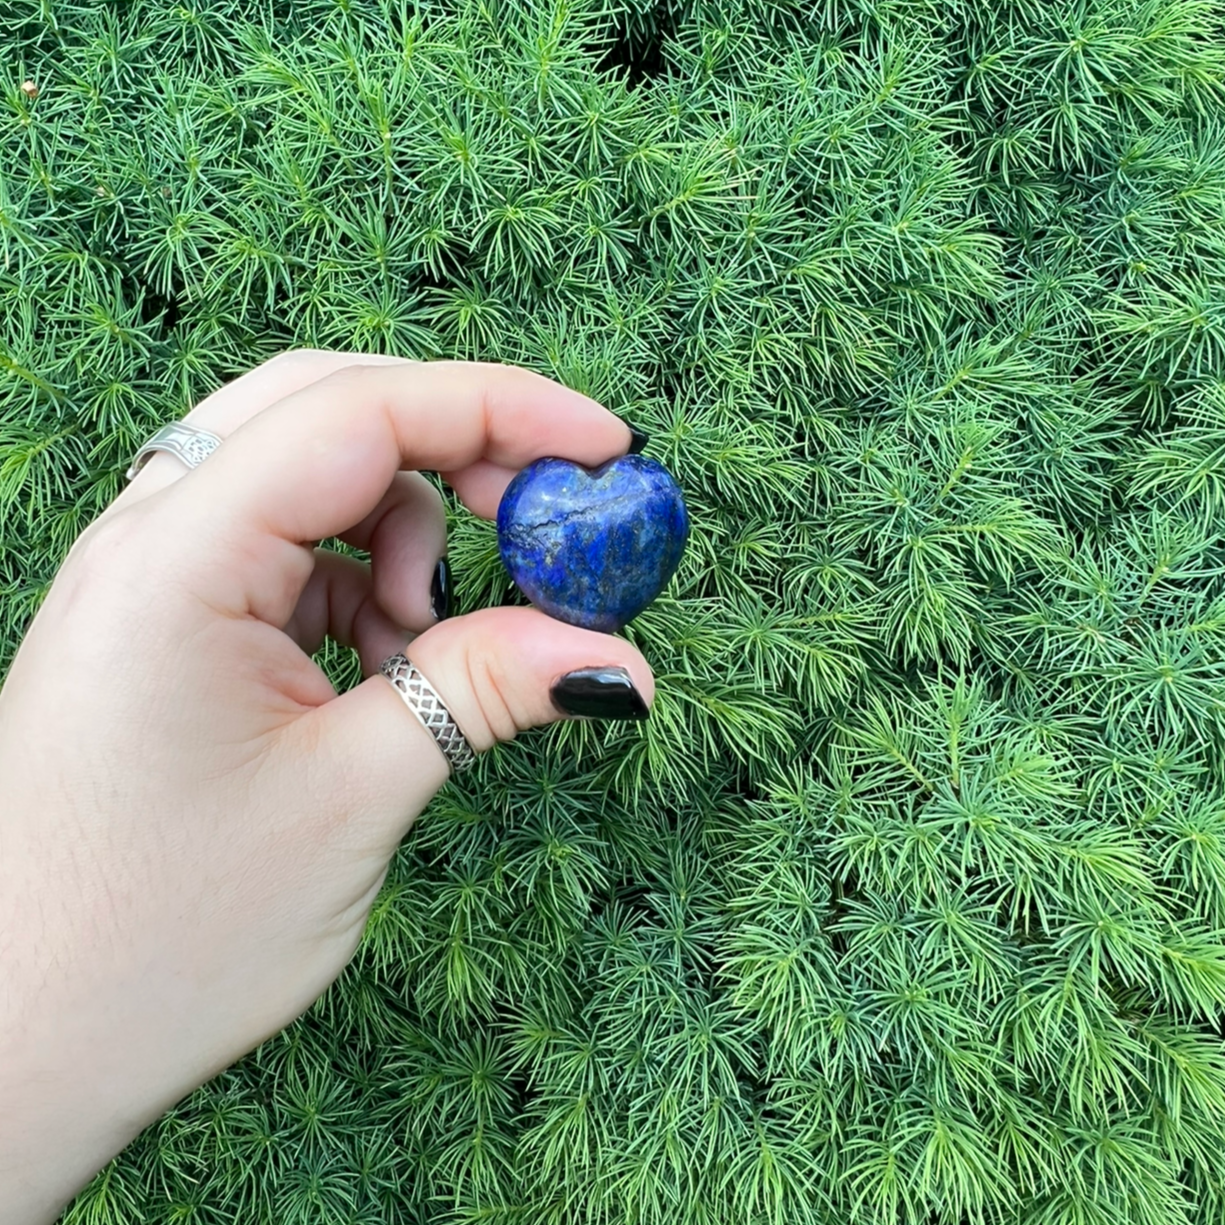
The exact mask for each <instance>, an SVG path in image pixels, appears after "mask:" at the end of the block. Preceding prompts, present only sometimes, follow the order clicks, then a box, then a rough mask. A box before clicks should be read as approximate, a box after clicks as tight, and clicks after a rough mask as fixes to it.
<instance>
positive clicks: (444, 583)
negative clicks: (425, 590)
mask: <svg viewBox="0 0 1225 1225" xmlns="http://www.w3.org/2000/svg"><path fill="white" fill-rule="evenodd" d="M430 611H431V612H432V613H433V614H434V620H435V621H445V620H446V619H447V618H448V617H449V616H450V615H451V567H450V566H449V565H448V564H447V559H446V558H445V557H440V558H439V559H438V565H436V566H435V567H434V581H433V582H432V583H431V584H430Z"/></svg>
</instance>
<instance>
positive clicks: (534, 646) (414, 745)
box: [302, 608, 655, 846]
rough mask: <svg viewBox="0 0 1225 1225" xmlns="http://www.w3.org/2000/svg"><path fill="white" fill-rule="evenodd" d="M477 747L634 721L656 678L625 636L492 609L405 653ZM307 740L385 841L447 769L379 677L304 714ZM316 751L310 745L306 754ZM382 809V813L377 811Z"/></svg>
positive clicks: (436, 631) (440, 629) (527, 612)
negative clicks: (535, 730) (530, 734)
mask: <svg viewBox="0 0 1225 1225" xmlns="http://www.w3.org/2000/svg"><path fill="white" fill-rule="evenodd" d="M405 654H407V655H408V656H409V658H410V659H412V661H413V662H414V663H415V664H416V665H417V666H418V668H420V669H421V671H422V673H424V675H425V676H426V678H427V679H428V680H429V681H430V683H431V685H433V687H434V688H435V689H436V690H437V691H438V693H439V695H440V696H441V697H442V699H443V702H444V703H445V705H446V707H447V709H448V710H449V711H450V712H451V715H452V717H453V718H454V719H455V721H456V723H457V724H458V725H459V727H460V729H461V730H462V731H463V733H464V735H465V736H466V737H467V739H468V742H469V743H470V744H471V745H472V747H473V748H474V749H475V750H477V751H478V752H481V751H483V750H485V749H488V748H489V747H490V746H491V745H492V744H493V743H494V742H495V741H498V740H511V739H513V738H514V737H515V735H517V734H518V733H519V732H520V731H523V730H525V729H527V728H530V727H538V726H541V725H543V724H547V723H552V722H554V721H556V720H558V719H563V718H568V717H575V715H573V714H569V713H567V708H568V709H569V710H570V711H575V712H582V714H583V715H585V716H587V717H603V718H615V719H630V718H643V717H645V715H646V711H647V709H648V708H649V706H650V703H651V702H652V701H653V700H654V696H655V682H654V678H653V677H652V675H651V670H650V668H649V667H648V665H647V662H646V660H645V659H644V658H643V657H642V655H641V653H640V652H639V651H638V650H637V649H636V648H635V647H633V646H632V645H631V644H630V643H628V642H626V641H625V640H624V639H621V638H615V637H613V636H612V635H609V634H599V633H596V632H594V631H592V630H583V629H578V628H576V627H575V626H571V625H565V624H562V623H561V622H558V621H554V620H552V619H551V618H549V617H546V616H545V615H544V614H543V613H540V612H537V611H536V610H535V609H529V608H490V609H484V610H482V611H480V612H475V613H470V614H469V615H467V616H463V617H455V618H453V619H451V620H449V621H444V622H443V623H442V624H440V625H437V626H435V627H434V628H433V629H431V630H428V631H427V632H426V633H424V634H422V635H421V636H420V637H419V638H417V639H416V640H414V641H413V643H412V644H411V645H410V646H409V647H408V648H407V649H406V650H405ZM304 722H305V723H306V724H307V726H306V727H305V728H303V729H302V730H303V732H304V734H306V735H307V736H308V737H309V740H310V743H311V744H312V745H316V746H326V747H327V751H328V752H329V753H333V754H336V755H337V756H338V758H339V760H341V761H343V762H346V763H347V765H346V768H345V774H346V777H354V776H356V777H359V778H361V779H362V780H364V781H363V786H367V787H368V788H369V793H368V801H369V805H370V808H371V811H373V812H378V811H381V812H382V813H383V814H384V818H383V819H384V820H385V821H386V822H387V828H386V830H385V831H384V832H385V836H386V838H387V840H388V842H389V845H391V846H394V845H395V842H396V841H397V840H398V839H399V838H400V837H401V836H402V835H403V832H404V828H405V827H406V825H407V822H408V820H409V819H410V818H411V816H412V815H415V813H417V812H419V811H420V810H421V808H423V807H424V806H425V804H426V803H427V802H428V801H429V798H430V797H431V796H432V795H433V794H434V792H435V791H436V790H437V789H438V787H440V786H441V785H442V783H443V782H444V781H446V778H447V776H448V774H449V767H448V766H447V763H446V761H445V759H444V758H443V756H442V753H441V751H440V750H439V749H438V747H437V745H436V744H435V742H434V740H433V738H432V736H431V735H430V733H429V732H427V731H426V730H425V729H424V728H423V727H422V726H421V724H420V723H419V722H418V721H417V720H416V718H414V716H413V714H412V712H411V711H409V710H408V709H406V707H405V705H404V702H403V699H402V698H401V697H400V696H399V695H398V694H397V693H396V691H395V690H394V689H393V688H392V687H391V686H390V685H389V684H388V683H387V681H386V680H384V679H383V678H382V677H381V676H372V677H371V678H370V679H369V680H367V681H366V682H365V683H364V684H362V685H359V686H358V687H357V688H356V689H353V690H350V691H349V692H348V693H346V694H343V695H342V696H341V697H339V698H337V699H336V700H335V701H333V702H328V703H326V704H325V705H323V706H320V707H318V708H316V709H315V710H313V711H312V712H311V713H310V714H309V715H307V716H305V720H304ZM316 751H317V750H316ZM380 805H381V806H380Z"/></svg>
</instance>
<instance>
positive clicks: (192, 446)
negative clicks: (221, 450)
mask: <svg viewBox="0 0 1225 1225" xmlns="http://www.w3.org/2000/svg"><path fill="white" fill-rule="evenodd" d="M219 446H221V439H220V438H218V437H217V435H216V434H210V433H209V432H208V430H201V429H197V428H196V427H195V426H194V425H184V424H183V422H181V421H172V422H171V423H170V424H169V425H163V426H162V428H161V429H160V430H158V431H157V433H156V434H154V435H153V436H152V437H151V438H150V439H149V441H148V442H146V443H145V445H144V446H143V447H141V448H140V450H139V451H137V452H136V454H135V455H134V456H133V457H132V466H131V467H130V468H129V469H128V480H129V481H130V480H131V479H132V478H133V477H134V476H135V475H136V474H137V473H138V472H139V471H140V470H141V468H143V467H144V466H145V464H146V463H147V462H148V459H149V456H150V455H152V454H153V452H154V451H167V452H169V454H171V455H173V456H174V457H175V458H176V459H178V460H181V461H182V462H183V463H185V464H186V465H187V466H188V467H189V468H194V467H196V466H197V465H198V464H202V463H203V462H204V461H205V460H206V459H207V458H208V457H209V456H210V455H211V454H212V453H213V452H214V451H215V450H216V449H217V448H218V447H219Z"/></svg>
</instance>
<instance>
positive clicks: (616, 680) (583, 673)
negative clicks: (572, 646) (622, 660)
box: [549, 668, 650, 719]
mask: <svg viewBox="0 0 1225 1225" xmlns="http://www.w3.org/2000/svg"><path fill="white" fill-rule="evenodd" d="M549 696H550V697H551V698H552V699H553V705H554V706H556V707H557V709H558V710H560V711H561V712H562V714H566V715H578V716H580V717H582V718H587V719H645V718H646V717H647V715H648V714H649V713H650V712H649V711H648V710H647V704H646V703H645V702H644V701H643V700H642V694H640V693H639V692H638V690H637V689H635V688H634V682H633V681H632V680H630V674H629V673H628V672H627V671H626V670H625V669H624V668H579V669H578V670H577V671H575V672H567V673H566V674H565V676H562V677H559V678H558V680H557V681H555V682H554V684H553V688H552V689H550V690H549Z"/></svg>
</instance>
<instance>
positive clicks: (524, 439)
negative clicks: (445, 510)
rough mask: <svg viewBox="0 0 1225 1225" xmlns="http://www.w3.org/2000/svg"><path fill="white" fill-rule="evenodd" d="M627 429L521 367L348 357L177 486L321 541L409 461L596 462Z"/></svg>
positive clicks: (356, 517) (214, 509) (213, 504)
mask: <svg viewBox="0 0 1225 1225" xmlns="http://www.w3.org/2000/svg"><path fill="white" fill-rule="evenodd" d="M628 438H629V427H628V426H627V425H626V424H625V422H623V421H622V420H621V419H620V418H619V417H616V416H615V415H614V414H612V413H611V412H609V411H608V410H607V409H606V408H603V407H602V406H601V405H599V404H597V403H596V402H595V401H594V400H591V399H589V398H588V397H587V396H584V395H582V394H580V393H579V392H577V391H571V390H570V389H569V388H567V387H563V386H561V385H560V384H558V383H554V382H553V381H552V380H550V379H547V378H545V377H544V376H542V375H539V374H535V373H534V372H532V371H530V370H524V369H522V368H520V367H517V366H504V365H498V364H495V363H480V362H449V361H440V362H413V363H405V364H403V365H399V364H397V365H393V366H386V365H351V366H345V367H344V368H342V369H340V370H337V371H335V372H334V373H332V374H329V375H327V376H326V377H324V378H322V379H319V380H317V381H316V382H314V383H311V384H310V385H309V386H307V387H304V388H302V389H301V390H299V391H296V392H294V393H293V394H291V395H289V396H286V397H285V398H284V399H282V400H280V401H278V402H277V403H275V404H273V405H271V406H270V407H268V408H267V409H265V410H264V411H263V412H262V413H259V414H258V415H257V416H255V417H253V418H251V420H249V421H247V422H245V423H244V424H243V425H242V426H240V427H239V428H238V429H237V430H236V431H235V432H234V433H233V434H232V435H231V436H230V437H229V438H227V439H226V441H225V444H224V445H223V446H221V447H220V448H218V450H217V451H216V452H214V454H213V455H211V456H210V457H209V459H208V461H207V462H206V463H205V464H203V465H201V466H200V468H198V469H196V470H195V471H194V472H192V473H190V474H188V475H189V476H190V478H191V479H187V478H184V479H183V480H182V481H179V482H177V483H176V491H181V492H182V494H183V497H184V500H185V501H186V500H187V499H188V498H190V499H191V501H192V503H193V504H194V505H196V506H197V507H200V508H207V513H208V515H209V517H210V518H211V519H212V520H213V521H214V522H216V523H221V522H225V523H228V524H230V525H232V526H233V527H235V528H238V529H241V530H242V531H244V532H259V533H267V534H272V535H275V536H279V537H281V538H282V539H284V540H287V541H294V542H298V541H303V540H320V539H324V538H326V537H328V536H334V535H336V534H338V533H339V532H342V531H344V530H345V529H346V528H348V527H351V526H352V525H353V524H354V523H357V522H359V521H360V520H361V519H363V518H364V517H365V516H366V515H368V514H369V513H370V512H371V511H372V510H373V509H374V508H375V507H376V506H377V505H378V502H379V499H380V498H382V496H383V494H384V493H386V491H387V488H388V486H389V485H390V484H391V480H392V477H393V476H394V475H395V473H396V472H397V471H399V470H400V469H403V468H424V469H430V470H434V471H444V472H454V471H458V470H460V469H463V468H465V467H467V466H468V465H470V464H473V463H475V462H476V461H478V460H482V459H483V460H489V461H491V462H492V463H494V464H497V465H499V466H500V467H505V468H511V469H518V468H522V467H523V466H524V465H525V464H527V463H530V462H531V461H532V460H533V459H538V458H540V457H541V456H543V455H556V456H559V457H561V458H565V459H572V460H575V461H576V462H578V463H581V464H586V465H588V466H591V465H595V464H599V463H603V462H604V461H605V460H607V459H610V458H612V457H613V456H615V455H618V454H620V453H621V452H623V451H624V450H625V449H626V445H627V439H628Z"/></svg>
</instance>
